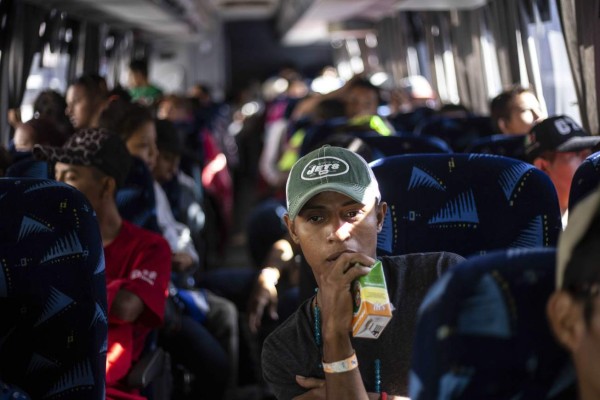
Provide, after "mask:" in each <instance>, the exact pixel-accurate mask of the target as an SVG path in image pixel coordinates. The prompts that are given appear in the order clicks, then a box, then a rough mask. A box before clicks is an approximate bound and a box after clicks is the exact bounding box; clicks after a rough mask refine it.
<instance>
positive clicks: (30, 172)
mask: <svg viewBox="0 0 600 400" xmlns="http://www.w3.org/2000/svg"><path fill="white" fill-rule="evenodd" d="M6 176H7V177H13V178H39V179H52V178H54V173H53V168H52V166H51V165H50V163H48V162H47V161H41V160H36V159H35V158H33V156H32V154H31V153H18V157H16V159H15V160H14V161H13V163H12V164H11V166H10V167H8V168H7V169H6Z"/></svg>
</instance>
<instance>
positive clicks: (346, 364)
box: [322, 352, 358, 374]
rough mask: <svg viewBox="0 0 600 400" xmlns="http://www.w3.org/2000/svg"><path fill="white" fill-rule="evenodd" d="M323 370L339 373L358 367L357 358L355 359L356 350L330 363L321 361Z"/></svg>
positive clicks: (329, 372)
mask: <svg viewBox="0 0 600 400" xmlns="http://www.w3.org/2000/svg"><path fill="white" fill-rule="evenodd" d="M322 364H323V371H325V373H328V374H339V373H341V372H347V371H352V370H353V369H354V368H356V367H358V360H357V359H356V352H354V353H352V355H351V356H350V357H348V358H346V359H345V360H342V361H336V362H332V363H326V362H323V363H322Z"/></svg>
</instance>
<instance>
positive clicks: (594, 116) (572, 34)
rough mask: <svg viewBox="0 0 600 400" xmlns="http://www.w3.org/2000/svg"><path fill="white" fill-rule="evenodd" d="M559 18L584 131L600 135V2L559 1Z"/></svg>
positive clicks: (592, 0)
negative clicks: (599, 108)
mask: <svg viewBox="0 0 600 400" xmlns="http://www.w3.org/2000/svg"><path fill="white" fill-rule="evenodd" d="M559 11H560V18H561V23H562V28H563V33H564V37H565V41H566V46H567V52H568V54H569V62H570V64H571V71H572V72H573V81H574V82H575V90H576V92H577V100H578V103H579V109H580V111H581V122H582V124H583V128H584V129H585V130H587V131H588V132H590V133H592V134H594V135H597V134H600V132H599V121H598V97H599V94H600V79H599V77H600V75H599V74H600V59H599V58H600V54H599V53H600V51H599V49H598V48H597V46H596V44H598V45H600V26H599V23H600V0H559Z"/></svg>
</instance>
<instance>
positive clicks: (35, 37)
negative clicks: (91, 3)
mask: <svg viewBox="0 0 600 400" xmlns="http://www.w3.org/2000/svg"><path fill="white" fill-rule="evenodd" d="M0 10H1V11H2V15H6V16H7V18H6V19H4V18H2V19H1V20H0V21H5V24H6V25H5V26H3V27H2V36H1V37H2V60H1V62H0V74H1V79H0V87H1V89H2V90H1V93H2V98H1V99H0V131H1V133H2V143H4V144H7V143H8V140H9V136H10V127H9V125H8V110H9V109H12V108H18V107H20V106H21V102H22V100H23V95H24V94H25V88H26V84H27V78H28V77H29V70H30V68H31V63H32V61H33V56H34V55H35V53H36V52H37V51H39V49H40V45H41V42H42V41H41V38H40V35H39V30H40V24H41V23H42V22H43V21H44V17H45V12H44V11H43V10H42V9H40V8H37V7H35V6H32V5H30V4H25V3H24V2H22V1H7V0H2V4H1V9H0ZM0 17H1V16H0Z"/></svg>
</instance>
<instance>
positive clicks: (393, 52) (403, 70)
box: [377, 13, 408, 83]
mask: <svg viewBox="0 0 600 400" xmlns="http://www.w3.org/2000/svg"><path fill="white" fill-rule="evenodd" d="M407 26H408V22H407V18H406V13H398V14H396V15H395V16H393V17H388V18H385V19H383V20H382V21H381V22H379V23H378V24H377V40H378V43H379V44H378V46H377V50H378V52H379V59H380V60H381V64H382V65H383V68H384V69H385V71H386V72H387V73H389V74H390V75H391V76H392V78H393V81H394V82H395V83H398V82H399V81H400V79H402V78H405V77H407V76H408V66H407V61H406V49H407V48H408V36H407V32H406V30H407V29H406V27H407Z"/></svg>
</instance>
